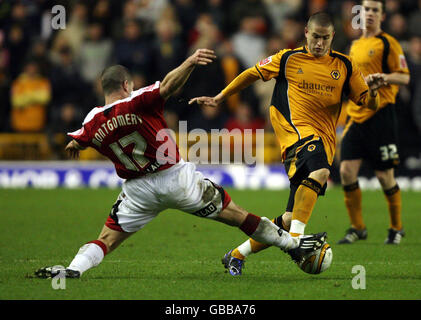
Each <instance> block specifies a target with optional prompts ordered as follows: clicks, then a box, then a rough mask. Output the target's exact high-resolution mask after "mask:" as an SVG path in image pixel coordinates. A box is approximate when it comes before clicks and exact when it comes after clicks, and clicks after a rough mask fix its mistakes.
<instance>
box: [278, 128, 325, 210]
mask: <svg viewBox="0 0 421 320" xmlns="http://www.w3.org/2000/svg"><path fill="white" fill-rule="evenodd" d="M312 139H313V136H310V137H307V138H304V139H302V140H300V141H298V142H297V143H295V144H294V145H292V146H291V147H289V148H288V149H287V150H286V160H285V162H284V165H285V171H286V172H287V174H288V177H289V180H290V193H289V199H288V204H287V209H286V210H287V211H292V209H293V207H294V197H295V192H296V191H297V189H298V187H299V186H300V184H301V181H303V180H304V179H306V178H307V177H308V176H309V174H310V173H311V172H313V171H316V170H319V169H323V168H326V169H329V170H330V165H329V163H328V161H327V156H326V151H325V148H324V145H323V142H322V141H321V140H312ZM326 187H327V184H325V185H324V186H323V188H322V190H321V192H320V193H319V195H320V196H322V195H324V194H325V191H326Z"/></svg>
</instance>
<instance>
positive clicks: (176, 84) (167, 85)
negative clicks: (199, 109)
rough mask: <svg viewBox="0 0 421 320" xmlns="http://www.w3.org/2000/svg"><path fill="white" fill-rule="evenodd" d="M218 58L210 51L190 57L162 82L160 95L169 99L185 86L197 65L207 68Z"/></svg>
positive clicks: (201, 51) (202, 50) (205, 50)
mask: <svg viewBox="0 0 421 320" xmlns="http://www.w3.org/2000/svg"><path fill="white" fill-rule="evenodd" d="M215 58H216V56H215V52H214V51H213V50H210V49H198V50H196V51H195V53H193V54H192V55H191V56H190V57H188V58H187V59H186V60H185V61H184V62H183V63H182V64H181V65H180V66H178V67H177V68H175V69H174V70H172V71H171V72H169V73H168V74H167V75H166V76H165V78H164V80H162V83H161V86H160V89H159V93H160V95H161V97H163V98H164V99H168V98H169V97H170V96H172V95H173V94H174V92H176V91H177V90H178V89H180V88H181V87H183V86H184V84H185V83H186V81H187V79H188V78H189V76H190V74H191V73H192V71H193V70H194V68H195V67H196V66H197V65H202V66H206V65H208V64H209V63H212V62H213V60H214V59H215Z"/></svg>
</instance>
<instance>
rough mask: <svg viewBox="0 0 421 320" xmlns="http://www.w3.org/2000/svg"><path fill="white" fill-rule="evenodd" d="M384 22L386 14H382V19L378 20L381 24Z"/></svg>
mask: <svg viewBox="0 0 421 320" xmlns="http://www.w3.org/2000/svg"><path fill="white" fill-rule="evenodd" d="M385 20H386V12H383V13H382V17H381V18H380V21H381V22H384V21H385Z"/></svg>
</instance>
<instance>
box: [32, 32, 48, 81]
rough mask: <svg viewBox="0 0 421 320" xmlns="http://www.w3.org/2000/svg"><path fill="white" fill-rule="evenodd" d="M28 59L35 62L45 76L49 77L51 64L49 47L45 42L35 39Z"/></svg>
mask: <svg viewBox="0 0 421 320" xmlns="http://www.w3.org/2000/svg"><path fill="white" fill-rule="evenodd" d="M27 58H28V59H32V60H35V61H36V62H37V63H38V65H39V68H40V72H41V74H42V75H43V76H46V77H48V76H49V74H50V68H51V62H50V59H49V50H48V46H47V43H46V42H45V41H43V40H41V39H40V38H35V39H34V41H33V44H32V47H31V49H30V50H29V52H28V56H27Z"/></svg>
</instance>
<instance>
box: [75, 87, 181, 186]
mask: <svg viewBox="0 0 421 320" xmlns="http://www.w3.org/2000/svg"><path fill="white" fill-rule="evenodd" d="M159 87H160V82H159V81H157V82H155V84H154V85H151V86H148V87H145V88H141V89H139V90H136V91H133V92H132V94H131V95H130V97H128V98H126V99H122V100H118V101H115V102H113V103H111V104H108V105H105V106H103V107H96V108H93V109H92V110H91V111H90V112H89V113H88V115H87V116H86V118H85V120H84V121H83V126H82V128H80V129H79V130H77V131H75V132H71V133H68V135H69V136H71V137H72V138H73V139H75V140H76V141H77V142H78V143H79V144H80V145H81V146H83V147H93V148H95V149H96V150H98V152H100V153H101V154H103V155H104V156H106V157H107V158H109V159H110V160H111V161H112V162H113V163H114V166H115V169H116V171H117V174H118V176H119V177H121V178H123V179H131V178H137V177H140V176H142V175H144V174H146V173H152V172H156V171H160V170H164V169H167V168H169V167H171V166H172V165H174V164H175V163H177V162H179V161H180V154H179V151H178V146H177V144H176V143H175V141H174V140H173V139H172V137H171V136H170V134H169V132H168V131H167V129H168V126H167V123H166V122H165V120H164V116H163V108H164V104H165V100H164V99H163V98H162V97H161V95H160V93H159Z"/></svg>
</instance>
